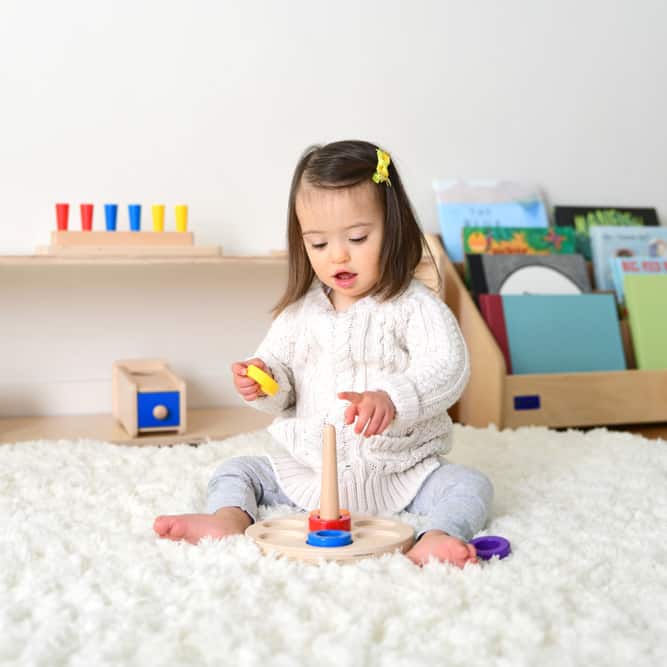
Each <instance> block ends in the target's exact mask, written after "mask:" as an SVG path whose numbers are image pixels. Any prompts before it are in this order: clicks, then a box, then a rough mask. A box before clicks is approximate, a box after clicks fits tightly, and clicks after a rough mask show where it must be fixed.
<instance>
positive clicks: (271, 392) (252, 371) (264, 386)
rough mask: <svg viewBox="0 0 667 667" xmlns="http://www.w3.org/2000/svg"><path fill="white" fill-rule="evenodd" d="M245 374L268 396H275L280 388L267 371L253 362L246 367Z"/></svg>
mask: <svg viewBox="0 0 667 667" xmlns="http://www.w3.org/2000/svg"><path fill="white" fill-rule="evenodd" d="M246 375H247V376H248V377H249V378H252V379H253V380H254V381H255V382H256V383H257V384H258V385H259V388H260V389H261V390H262V391H263V392H264V393H265V394H267V395H268V396H275V395H276V394H277V393H278V390H279V389H280V386H279V385H278V383H277V382H276V381H275V380H274V379H273V378H272V377H271V376H270V375H269V374H268V373H265V372H264V371H263V370H262V369H261V368H257V366H254V365H253V364H250V365H249V366H248V368H247V369H246Z"/></svg>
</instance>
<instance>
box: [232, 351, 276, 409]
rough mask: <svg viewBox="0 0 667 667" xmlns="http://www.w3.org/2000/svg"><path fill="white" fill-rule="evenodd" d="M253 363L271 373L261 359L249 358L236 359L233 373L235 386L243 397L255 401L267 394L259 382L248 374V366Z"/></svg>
mask: <svg viewBox="0 0 667 667" xmlns="http://www.w3.org/2000/svg"><path fill="white" fill-rule="evenodd" d="M250 364H252V365H253V366H257V368H259V369H261V370H263V371H264V372H265V373H268V374H269V375H271V374H270V373H269V369H268V368H267V367H266V364H265V363H264V362H263V361H262V360H261V359H256V358H255V359H248V360H247V361H235V362H234V363H233V364H232V375H233V376H234V386H235V387H236V391H237V392H238V393H239V395H240V396H241V398H242V399H243V400H245V401H254V400H255V399H257V398H262V397H264V396H266V394H265V393H264V392H263V391H262V390H261V389H260V388H259V384H257V382H255V381H254V380H253V379H252V378H249V377H248V376H247V375H246V372H247V370H246V369H247V368H248V366H250Z"/></svg>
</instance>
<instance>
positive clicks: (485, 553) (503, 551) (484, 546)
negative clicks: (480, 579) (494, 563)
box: [470, 535, 512, 560]
mask: <svg viewBox="0 0 667 667" xmlns="http://www.w3.org/2000/svg"><path fill="white" fill-rule="evenodd" d="M470 544H472V545H474V546H475V550H476V551H477V555H478V556H479V557H480V558H481V559H482V560H489V558H493V556H498V557H499V558H505V557H506V556H509V555H510V552H511V551H512V549H511V547H510V543H509V540H506V539H505V538H504V537H499V536H498V535H483V536H482V537H476V538H475V539H474V540H470Z"/></svg>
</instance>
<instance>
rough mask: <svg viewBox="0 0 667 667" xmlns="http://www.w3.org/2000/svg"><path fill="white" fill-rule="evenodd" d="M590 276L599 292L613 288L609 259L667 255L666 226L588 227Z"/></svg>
mask: <svg viewBox="0 0 667 667" xmlns="http://www.w3.org/2000/svg"><path fill="white" fill-rule="evenodd" d="M590 234H591V251H592V256H593V273H594V275H595V284H596V286H597V288H598V289H599V290H612V289H614V279H613V276H612V269H611V262H610V261H609V260H610V258H612V257H634V256H640V255H641V256H645V255H647V256H649V257H665V256H667V227H651V228H648V227H607V226H606V225H596V226H595V227H591V231H590Z"/></svg>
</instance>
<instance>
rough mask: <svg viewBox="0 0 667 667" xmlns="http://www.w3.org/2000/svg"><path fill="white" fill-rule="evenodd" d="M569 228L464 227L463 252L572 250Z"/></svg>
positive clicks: (523, 252) (542, 252)
mask: <svg viewBox="0 0 667 667" xmlns="http://www.w3.org/2000/svg"><path fill="white" fill-rule="evenodd" d="M575 246H576V236H575V231H574V229H572V227H464V228H463V254H464V256H465V255H479V254H482V253H484V254H487V255H551V254H554V253H558V254H562V253H573V252H575Z"/></svg>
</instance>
